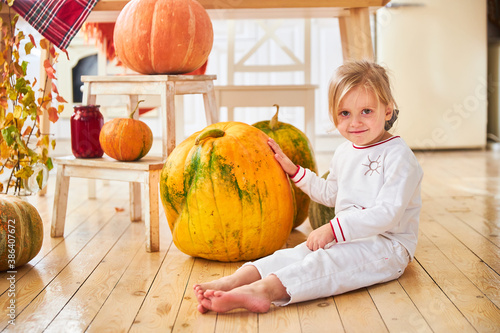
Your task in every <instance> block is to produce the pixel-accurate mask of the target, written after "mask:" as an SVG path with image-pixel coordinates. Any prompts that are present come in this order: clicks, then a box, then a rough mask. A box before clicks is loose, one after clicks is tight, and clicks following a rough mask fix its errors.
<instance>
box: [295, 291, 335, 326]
mask: <svg viewBox="0 0 500 333" xmlns="http://www.w3.org/2000/svg"><path fill="white" fill-rule="evenodd" d="M297 309H298V311H299V320H300V327H301V328H302V332H303V333H305V332H311V333H316V332H317V333H322V332H324V333H329V332H343V331H344V328H343V327H342V321H341V320H340V316H339V313H338V311H337V306H336V305H335V302H334V300H333V297H325V298H321V299H317V300H313V301H309V302H303V303H301V304H297ZM326 323H328V324H326Z"/></svg>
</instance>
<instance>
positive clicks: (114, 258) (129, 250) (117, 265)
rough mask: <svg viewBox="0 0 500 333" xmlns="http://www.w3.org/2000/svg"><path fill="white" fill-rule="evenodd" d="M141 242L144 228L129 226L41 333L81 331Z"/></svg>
mask: <svg viewBox="0 0 500 333" xmlns="http://www.w3.org/2000/svg"><path fill="white" fill-rule="evenodd" d="M127 223H130V222H129V221H127ZM144 239H145V237H144V226H143V225H142V224H141V223H130V226H129V227H128V228H127V230H126V231H125V233H124V234H123V235H122V237H120V239H119V240H118V242H117V243H116V244H115V245H114V246H113V248H112V249H111V250H110V251H109V252H108V254H107V255H106V256H105V257H104V258H103V260H102V261H101V262H100V263H99V264H98V266H97V267H96V268H95V269H94V270H93V271H92V272H91V273H90V275H89V277H88V278H87V280H86V281H85V282H84V283H83V285H82V286H81V288H80V289H79V290H78V291H77V292H76V293H75V294H74V295H73V297H72V298H71V300H70V301H69V302H68V303H67V304H66V305H65V306H64V308H63V309H62V311H61V312H60V313H59V314H58V315H57V317H55V319H54V320H53V321H52V322H51V323H50V325H49V327H47V329H46V330H45V332H63V331H65V330H67V331H72V332H83V331H85V329H86V328H87V327H88V326H89V325H90V323H91V322H92V320H93V319H94V317H95V316H96V315H97V313H98V312H99V310H100V309H101V307H102V305H103V304H104V302H105V301H106V299H107V298H108V297H109V294H110V293H111V291H112V290H113V288H114V287H115V285H116V284H117V283H118V281H119V280H120V278H121V277H122V275H123V273H124V272H125V269H126V268H127V267H128V265H129V264H130V260H131V258H133V257H134V256H135V255H136V254H137V252H138V251H141V250H144V246H145V243H144Z"/></svg>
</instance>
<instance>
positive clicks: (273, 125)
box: [269, 104, 280, 130]
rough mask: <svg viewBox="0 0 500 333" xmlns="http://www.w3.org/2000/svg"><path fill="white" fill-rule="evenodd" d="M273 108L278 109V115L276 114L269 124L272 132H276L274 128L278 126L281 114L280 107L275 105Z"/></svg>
mask: <svg viewBox="0 0 500 333" xmlns="http://www.w3.org/2000/svg"><path fill="white" fill-rule="evenodd" d="M273 106H275V107H276V113H275V114H274V116H273V118H272V119H271V121H270V122H269V128H270V129H271V130H274V127H275V126H276V125H278V113H279V112H280V106H279V105H278V104H273Z"/></svg>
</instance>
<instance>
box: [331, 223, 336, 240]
mask: <svg viewBox="0 0 500 333" xmlns="http://www.w3.org/2000/svg"><path fill="white" fill-rule="evenodd" d="M330 227H331V228H332V231H333V240H334V241H335V242H336V241H337V235H335V229H333V224H332V221H331V220H330Z"/></svg>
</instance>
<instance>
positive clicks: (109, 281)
mask: <svg viewBox="0 0 500 333" xmlns="http://www.w3.org/2000/svg"><path fill="white" fill-rule="evenodd" d="M417 155H418V158H419V160H420V162H421V165H422V167H423V169H424V172H425V176H424V183H423V187H422V197H423V211H422V215H421V224H420V238H419V244H418V248H417V252H416V260H415V261H413V262H412V263H411V264H410V265H409V267H408V268H407V270H406V272H405V273H404V274H403V276H402V277H401V278H400V279H398V280H396V281H392V282H389V283H384V284H380V285H375V286H372V287H369V288H364V289H361V290H358V291H354V292H350V293H347V294H344V295H340V296H335V297H329V298H325V299H319V300H315V301H310V302H306V303H300V304H293V305H290V306H287V307H280V308H278V307H272V308H271V310H270V311H269V312H268V313H266V314H261V315H257V314H252V313H248V312H245V311H239V310H238V311H234V312H231V313H227V314H220V315H218V314H215V313H208V314H205V315H201V314H199V313H198V312H197V311H196V305H197V302H196V299H195V297H194V294H193V292H192V286H193V284H195V283H198V282H201V281H207V280H212V279H214V278H218V277H220V276H223V275H227V274H230V273H231V272H233V271H234V270H235V269H236V268H238V267H239V265H241V263H218V262H211V261H207V260H202V259H195V258H191V257H189V256H187V255H185V254H183V253H181V252H180V251H179V250H177V249H176V248H175V246H174V245H173V244H172V242H171V235H170V231H169V229H168V226H167V224H166V220H165V217H164V214H163V212H162V213H161V215H162V221H161V224H162V225H161V251H160V252H158V253H146V252H145V243H144V241H145V236H144V225H143V223H141V222H138V223H132V222H130V220H129V217H128V185H127V184H126V183H120V182H110V183H109V184H108V185H103V184H102V183H100V182H98V184H97V186H98V191H97V192H98V199H97V200H88V199H87V197H86V195H87V185H86V184H87V182H86V181H85V180H82V179H72V180H71V184H70V193H69V207H68V215H67V222H66V231H65V237H64V238H50V221H51V215H52V202H53V189H54V178H55V176H54V175H51V182H50V184H49V192H48V194H47V195H46V196H45V197H36V196H35V197H32V198H30V199H29V200H30V201H31V202H33V203H34V204H35V205H36V207H37V208H38V210H39V212H40V214H41V215H42V218H43V220H44V224H45V239H44V243H43V248H42V250H41V252H40V253H39V255H38V256H37V257H35V258H34V259H33V260H32V261H31V262H30V263H29V264H27V265H25V266H24V267H22V268H19V269H18V270H17V273H16V274H14V275H15V281H16V284H15V294H16V296H15V298H14V297H13V296H12V290H9V288H12V287H11V286H10V280H8V278H9V277H10V274H6V273H1V274H0V293H1V296H0V309H1V310H0V325H1V326H0V330H3V329H5V330H7V331H16V332H40V331H46V332H81V331H85V330H88V331H91V332H124V331H132V332H148V331H152V332H169V331H175V332H180V331H182V332H231V333H233V332H262V333H269V332H273V333H274V332H286V333H291V332H314V333H317V332H387V331H389V332H475V331H478V332H494V331H496V332H500V310H499V308H500V277H499V273H500V249H499V247H500V216H499V214H500V153H494V152H489V151H453V152H434V153H430V152H422V153H418V154H417ZM317 157H318V160H319V164H320V173H322V172H324V171H326V166H327V163H328V161H329V158H330V154H319V155H318V156H317ZM309 231H310V227H309V226H308V221H306V222H305V224H304V225H302V226H301V227H299V230H296V231H294V232H293V233H292V235H291V236H290V240H289V242H288V245H289V246H292V245H294V244H297V243H298V242H300V241H302V240H304V239H305V238H306V236H307V234H308V232H309ZM12 300H15V303H14V304H15V310H16V313H17V317H16V318H15V319H14V320H13V323H14V324H15V325H12V324H9V320H10V318H9V316H8V314H9V310H8V306H9V305H10V304H12V303H11V302H12Z"/></svg>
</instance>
